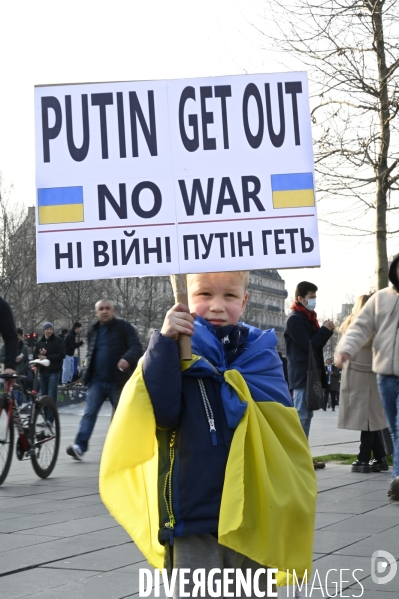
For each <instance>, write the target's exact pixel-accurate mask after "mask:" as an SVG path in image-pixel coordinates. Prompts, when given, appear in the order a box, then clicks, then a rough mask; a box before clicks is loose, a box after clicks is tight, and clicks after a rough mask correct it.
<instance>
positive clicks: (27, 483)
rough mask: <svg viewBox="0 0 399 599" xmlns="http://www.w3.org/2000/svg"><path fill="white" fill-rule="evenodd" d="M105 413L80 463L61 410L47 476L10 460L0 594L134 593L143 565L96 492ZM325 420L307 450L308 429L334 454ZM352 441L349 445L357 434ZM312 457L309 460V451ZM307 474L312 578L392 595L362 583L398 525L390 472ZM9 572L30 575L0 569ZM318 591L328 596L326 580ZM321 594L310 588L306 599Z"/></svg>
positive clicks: (110, 596) (2, 508)
mask: <svg viewBox="0 0 399 599" xmlns="http://www.w3.org/2000/svg"><path fill="white" fill-rule="evenodd" d="M105 408H106V409H105V410H103V413H102V415H101V416H100V417H99V419H98V421H97V424H96V428H95V432H94V435H93V439H92V440H93V442H92V443H91V445H90V451H89V452H88V454H87V455H86V456H85V461H84V462H83V463H78V462H76V461H74V460H71V458H70V457H69V456H67V455H66V453H65V447H66V446H67V445H68V444H69V443H71V442H72V441H73V438H74V436H75V434H76V431H77V427H78V423H79V420H80V414H79V413H77V412H75V413H74V412H73V410H71V411H70V412H69V413H67V414H66V413H64V412H62V413H61V424H62V445H61V451H60V455H59V458H58V462H57V466H56V469H55V471H54V474H53V475H52V476H51V477H50V478H49V479H48V480H46V481H41V480H40V479H38V478H37V477H36V475H35V473H34V472H33V470H32V468H31V466H30V464H28V463H24V462H17V461H14V462H13V464H12V467H11V471H10V475H9V477H8V478H7V481H6V482H5V484H4V486H3V487H0V530H7V531H10V532H9V534H6V533H1V532H0V556H1V557H0V574H5V575H3V576H2V578H1V581H0V589H1V593H0V597H1V598H2V597H3V595H4V597H5V599H19V597H25V596H26V597H29V599H39V597H40V599H61V598H62V599H80V598H82V599H83V598H84V599H92V598H93V599H122V598H123V599H127V597H135V598H137V597H138V573H139V569H140V568H141V567H147V562H146V561H145V559H144V556H142V554H141V553H140V552H139V551H138V549H137V547H136V545H134V543H132V542H131V539H130V538H129V536H128V535H127V533H126V532H125V531H124V530H123V529H122V528H121V527H119V526H118V525H117V523H116V522H115V521H114V520H113V519H112V518H111V517H110V516H109V515H108V512H107V510H106V508H105V507H104V506H103V505H102V503H101V499H100V496H99V494H98V470H99V462H100V457H101V451H102V447H103V443H104V438H105V434H106V431H107V428H108V426H109V421H110V410H109V406H105ZM323 414H324V412H323ZM314 421H315V419H314ZM334 422H335V421H333V420H331V419H330V420H329V419H327V418H324V417H323V415H322V416H321V418H320V421H319V423H318V424H315V422H313V423H312V431H311V447H312V436H313V433H314V432H317V431H318V432H317V435H318V438H317V444H318V446H319V447H321V446H322V445H323V444H325V443H326V439H328V442H330V441H331V442H334V441H336V442H337V444H336V445H335V446H333V445H330V446H329V450H328V452H326V453H334V452H335V450H336V448H338V447H340V443H341V446H342V441H343V437H341V436H340V433H339V432H338V433H337V431H336V430H335V429H334V428H333V426H334ZM353 438H356V443H357V445H358V433H356V432H355V436H354V437H353ZM349 440H350V439H349V437H348V438H346V440H345V444H346V447H347V448H349V447H350V446H351V444H350V443H347V441H349ZM312 451H313V453H314V455H316V453H315V452H314V448H312ZM356 451H357V450H356ZM316 476H317V480H318V487H319V502H318V512H317V516H316V542H315V553H314V567H315V568H316V567H317V569H318V571H319V572H320V573H321V576H325V573H326V572H327V570H328V569H331V568H337V569H340V568H350V569H354V568H363V570H364V572H363V574H364V580H367V579H368V582H367V584H368V585H369V586H370V588H367V589H366V590H365V592H364V594H363V597H365V598H366V599H369V598H371V597H372V599H382V598H383V599H394V598H395V599H397V596H398V593H397V589H396V587H394V588H395V591H394V592H392V591H390V590H389V589H388V588H385V587H384V589H380V588H378V589H375V588H372V586H371V583H370V581H371V579H370V558H371V554H372V553H373V551H375V550H376V549H386V550H388V551H391V553H394V549H393V547H394V545H395V543H396V547H398V541H397V539H398V537H399V535H398V533H399V530H397V531H395V532H394V531H393V529H392V527H390V526H389V523H390V522H391V523H397V524H398V526H399V517H398V516H399V511H398V510H399V502H397V503H392V502H391V503H389V504H387V503H386V496H385V490H386V488H387V486H388V483H389V476H390V474H389V473H388V474H386V473H383V474H378V473H376V474H369V475H361V474H360V475H359V474H357V473H351V472H350V467H348V466H341V465H339V464H328V465H327V467H326V468H325V469H324V470H321V471H317V473H316ZM10 508H11V509H10ZM14 509H15V510H16V511H15V512H13V510H14ZM13 521H14V522H13ZM18 523H19V524H18ZM387 524H388V528H386V526H387ZM2 526H5V528H4V529H2V528H1V527H2ZM21 526H22V527H25V528H22V529H21V528H20V527H21ZM13 530H15V531H16V532H11V531H13ZM50 532H51V534H50ZM53 534H54V535H56V537H53V536H52V535H53ZM395 535H396V536H395ZM348 542H349V546H347V543H348ZM343 544H344V545H345V547H343ZM2 546H3V547H2ZM2 548H8V549H4V551H2ZM41 564H43V566H42V565H41ZM19 567H29V568H32V569H30V570H28V571H26V572H23V571H20V572H17V573H14V574H10V573H9V572H10V571H12V570H15V569H16V568H19ZM363 574H362V575H363ZM29 576H30V577H31V579H29ZM398 578H399V574H398ZM29 580H31V583H29ZM19 581H21V584H20V585H18V582H19ZM26 581H28V582H27V583H26ZM54 581H55V582H56V585H55V586H54ZM6 583H7V584H8V585H9V586H6ZM26 585H27V586H28V587H29V589H28V591H26ZM347 585H349V583H347ZM328 588H329V590H330V592H332V590H333V587H332V585H331V584H330V585H329V587H328ZM4 589H6V594H4ZM13 589H15V590H13ZM349 591H350V593H352V592H353V594H354V595H356V594H358V592H359V591H358V590H355V588H353V589H349ZM13 592H14V593H17V594H16V595H15V594H14V595H13V594H12V593H13ZM284 592H285V594H284ZM21 593H23V594H21ZM281 593H283V594H281ZM345 593H346V592H344V593H343V595H345ZM346 594H349V593H346ZM153 596H154V595H153V594H152V595H151V597H153ZM286 596H287V593H286V589H284V588H282V589H279V597H280V599H281V597H286ZM322 596H323V595H322V594H321V592H320V591H318V590H313V593H312V597H313V598H316V599H317V598H318V597H322ZM324 596H326V594H325V593H324ZM161 597H164V593H163V590H162V588H161Z"/></svg>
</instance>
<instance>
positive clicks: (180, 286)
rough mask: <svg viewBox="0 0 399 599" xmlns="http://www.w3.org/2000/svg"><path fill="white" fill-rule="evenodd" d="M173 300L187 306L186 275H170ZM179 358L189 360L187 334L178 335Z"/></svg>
mask: <svg viewBox="0 0 399 599" xmlns="http://www.w3.org/2000/svg"><path fill="white" fill-rule="evenodd" d="M170 281H171V283H172V287H173V293H174V295H175V302H176V303H177V304H178V303H182V304H185V305H186V306H188V297H187V279H186V275H170ZM179 353H180V360H191V357H192V356H191V339H190V337H189V336H188V335H182V334H180V335H179Z"/></svg>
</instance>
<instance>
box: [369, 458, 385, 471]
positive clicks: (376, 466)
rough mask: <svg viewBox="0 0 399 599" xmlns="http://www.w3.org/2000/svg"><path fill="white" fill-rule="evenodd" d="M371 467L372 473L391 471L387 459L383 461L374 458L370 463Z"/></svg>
mask: <svg viewBox="0 0 399 599" xmlns="http://www.w3.org/2000/svg"><path fill="white" fill-rule="evenodd" d="M369 466H370V471H371V472H387V471H388V470H389V465H388V462H387V461H386V459H385V458H382V460H376V459H375V458H374V459H373V460H370V461H369Z"/></svg>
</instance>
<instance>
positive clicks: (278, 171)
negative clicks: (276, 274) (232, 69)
mask: <svg viewBox="0 0 399 599" xmlns="http://www.w3.org/2000/svg"><path fill="white" fill-rule="evenodd" d="M35 127H36V186H37V215H36V216H37V265H38V266H37V269H38V282H39V283H47V282H53V281H74V280H85V279H102V278H113V277H132V276H149V275H168V274H177V273H188V272H212V271H229V270H251V269H262V268H294V267H303V266H319V265H320V258H319V243H318V231H317V215H316V202H315V191H314V174H313V150H312V138H311V125H310V110H309V99H308V84H307V77H306V73H302V72H300V73H298V72H297V73H273V74H264V75H240V76H232V77H211V78H198V79H177V80H168V81H133V82H123V83H96V84H81V85H80V84H79V85H58V86H40V87H36V88H35Z"/></svg>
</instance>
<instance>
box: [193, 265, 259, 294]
mask: <svg viewBox="0 0 399 599" xmlns="http://www.w3.org/2000/svg"><path fill="white" fill-rule="evenodd" d="M230 273H231V274H234V275H239V276H240V278H241V281H242V284H243V286H244V291H246V290H247V288H248V285H249V270H231V271H222V272H221V273H220V274H230ZM196 274H201V275H210V274H219V273H210V272H201V273H191V274H188V275H187V284H188V281H189V277H195V276H196Z"/></svg>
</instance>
